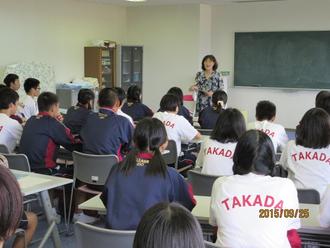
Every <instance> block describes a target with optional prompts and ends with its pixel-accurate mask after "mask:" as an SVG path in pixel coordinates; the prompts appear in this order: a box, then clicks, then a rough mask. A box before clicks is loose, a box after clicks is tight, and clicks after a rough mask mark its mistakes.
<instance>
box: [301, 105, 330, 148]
mask: <svg viewBox="0 0 330 248" xmlns="http://www.w3.org/2000/svg"><path fill="white" fill-rule="evenodd" d="M296 144H297V145H301V146H304V147H308V148H313V149H318V148H325V147H327V146H329V144H330V116H329V114H328V113H327V112H326V111H325V110H323V109H321V108H312V109H310V110H308V111H307V112H306V113H305V114H304V116H303V118H302V119H301V121H300V122H299V125H298V126H297V128H296Z"/></svg>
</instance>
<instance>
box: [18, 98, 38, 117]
mask: <svg viewBox="0 0 330 248" xmlns="http://www.w3.org/2000/svg"><path fill="white" fill-rule="evenodd" d="M23 104H24V107H23V108H22V109H21V110H20V114H21V116H22V117H24V118H26V119H29V118H30V117H31V116H34V115H37V114H38V112H39V111H38V104H37V101H36V100H35V99H34V98H33V97H32V96H29V95H27V96H26V98H25V99H24V101H23ZM22 114H23V115H22Z"/></svg>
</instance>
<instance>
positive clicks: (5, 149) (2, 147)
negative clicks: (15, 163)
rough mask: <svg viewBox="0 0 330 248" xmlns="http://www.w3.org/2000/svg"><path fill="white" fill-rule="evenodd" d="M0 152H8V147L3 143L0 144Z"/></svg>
mask: <svg viewBox="0 0 330 248" xmlns="http://www.w3.org/2000/svg"><path fill="white" fill-rule="evenodd" d="M0 153H2V154H9V153H10V152H9V149H8V147H7V146H6V145H4V144H0Z"/></svg>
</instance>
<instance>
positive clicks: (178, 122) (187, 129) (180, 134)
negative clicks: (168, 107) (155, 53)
mask: <svg viewBox="0 0 330 248" xmlns="http://www.w3.org/2000/svg"><path fill="white" fill-rule="evenodd" d="M154 118H157V119H159V120H160V121H162V122H163V123H164V126H165V128H166V132H167V136H168V139H169V140H174V141H175V143H176V149H177V152H178V156H180V154H181V143H182V142H188V141H191V140H193V139H194V138H195V136H196V135H197V134H198V131H197V130H196V129H195V128H194V127H193V126H192V125H191V124H190V123H189V122H188V121H187V120H186V119H185V118H184V117H183V116H180V115H177V114H174V113H169V112H166V111H165V112H157V113H156V114H154Z"/></svg>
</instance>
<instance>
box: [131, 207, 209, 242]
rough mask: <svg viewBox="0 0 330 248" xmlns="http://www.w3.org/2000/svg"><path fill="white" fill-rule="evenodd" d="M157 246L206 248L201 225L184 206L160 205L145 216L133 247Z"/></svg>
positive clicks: (150, 209)
mask: <svg viewBox="0 0 330 248" xmlns="http://www.w3.org/2000/svg"><path fill="white" fill-rule="evenodd" d="M182 223H184V225H183V224H182ZM155 247H157V248H183V247H184V248H204V240H203V233H202V230H201V226H200V224H199V223H198V221H197V220H196V218H195V217H194V216H193V215H192V214H191V213H190V212H189V211H188V210H187V209H185V208H184V207H182V206H181V205H180V204H177V203H175V202H172V203H168V202H163V203H158V204H156V205H155V206H153V207H151V208H149V209H148V211H146V213H145V214H144V215H143V217H142V219H141V221H140V223H139V225H138V228H137V230H136V234H135V238H134V244H133V248H155Z"/></svg>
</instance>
